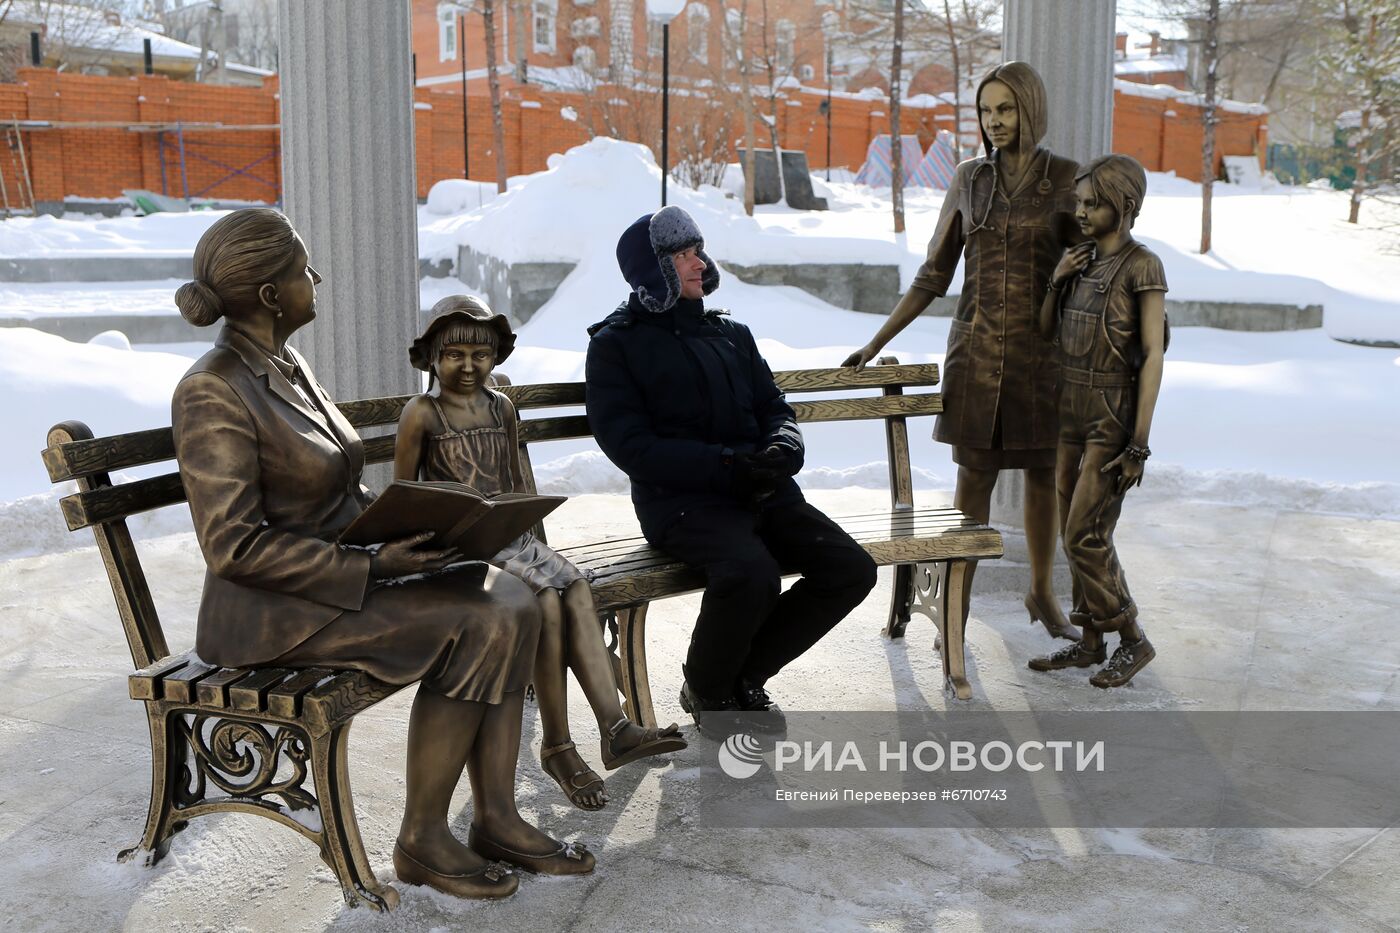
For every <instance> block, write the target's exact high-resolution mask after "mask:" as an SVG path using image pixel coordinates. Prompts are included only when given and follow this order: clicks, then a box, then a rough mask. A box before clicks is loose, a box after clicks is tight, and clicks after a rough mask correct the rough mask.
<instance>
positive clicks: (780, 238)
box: [420, 137, 897, 262]
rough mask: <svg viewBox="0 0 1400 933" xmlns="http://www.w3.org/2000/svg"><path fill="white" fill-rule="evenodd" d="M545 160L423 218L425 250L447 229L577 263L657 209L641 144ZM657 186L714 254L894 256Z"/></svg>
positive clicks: (511, 250)
mask: <svg viewBox="0 0 1400 933" xmlns="http://www.w3.org/2000/svg"><path fill="white" fill-rule="evenodd" d="M548 164H549V168H548V169H547V170H546V171H543V172H536V173H535V174H533V175H524V176H520V177H517V178H512V179H510V182H509V185H508V188H507V190H506V192H505V194H503V195H500V196H499V197H497V198H496V199H495V200H493V201H491V202H490V203H488V204H486V205H485V206H484V207H482V208H480V209H478V210H474V211H470V212H469V213H467V214H464V215H461V216H459V217H457V218H454V219H452V220H444V221H441V222H437V223H432V224H430V231H429V233H430V234H431V242H432V246H433V248H434V250H435V251H438V252H440V251H441V244H440V241H439V240H438V239H437V237H438V236H440V235H444V234H455V242H456V243H457V244H459V245H462V246H466V247H469V248H470V249H472V250H475V251H477V252H482V253H489V254H490V255H492V256H495V257H497V258H498V259H502V260H504V261H506V262H520V261H535V262H559V261H565V262H577V261H580V260H582V259H583V258H584V257H585V256H587V255H589V254H590V253H592V252H595V251H596V250H597V248H598V247H599V246H600V245H606V246H607V248H608V249H609V250H611V249H612V247H613V246H614V245H615V244H616V243H617V238H618V236H619V235H620V234H621V233H622V231H623V230H625V229H626V228H627V226H628V225H629V224H631V223H632V222H633V221H634V220H636V219H637V218H638V217H641V216H642V215H643V214H648V213H650V212H652V211H654V210H656V209H657V206H658V197H659V194H660V190H661V170H660V168H659V167H658V166H657V164H656V160H655V159H654V158H653V157H652V154H651V150H649V149H647V148H646V147H645V146H642V145H639V144H637V143H628V142H619V141H618V140H615V139H607V138H602V137H600V138H597V139H593V140H590V141H589V142H587V143H584V144H583V145H581V146H576V147H574V148H573V149H570V150H569V151H568V152H567V153H565V154H564V155H557V154H556V155H552V156H550V157H549V163H548ZM667 190H668V202H669V203H671V204H676V205H679V206H681V207H683V208H685V210H686V211H687V212H689V213H690V215H691V216H692V217H694V218H695V220H696V223H698V224H699V225H700V229H701V230H702V231H704V234H705V248H706V249H707V250H708V251H709V253H710V255H712V256H714V257H715V258H717V259H724V258H727V259H733V260H736V261H743V262H793V261H807V262H823V261H841V262H862V261H865V262H895V261H897V258H896V256H895V254H894V253H893V252H892V251H891V248H890V244H888V243H879V242H870V241H867V240H861V239H855V238H851V237H846V236H844V235H841V236H836V235H832V234H833V233H834V232H835V231H824V232H822V233H820V234H818V235H815V236H811V237H807V238H804V241H803V243H802V244H801V247H800V248H798V246H797V245H796V244H793V243H791V242H790V241H789V240H788V238H787V234H786V233H785V232H783V231H773V230H765V229H764V228H763V227H762V226H761V225H760V224H759V223H758V221H757V220H755V219H754V218H752V217H748V216H746V215H745V214H744V210H743V205H742V203H741V202H739V201H737V200H735V199H733V198H728V197H726V196H725V194H724V192H723V191H721V190H720V189H718V188H715V187H712V186H709V185H706V186H702V187H701V188H700V189H699V190H696V191H692V190H690V189H688V188H686V187H684V186H682V185H676V184H672V185H670V186H669V187H668V189H667ZM420 254H423V255H426V254H425V253H423V250H422V249H420ZM435 255H436V253H435Z"/></svg>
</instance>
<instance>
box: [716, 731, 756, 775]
mask: <svg viewBox="0 0 1400 933" xmlns="http://www.w3.org/2000/svg"><path fill="white" fill-rule="evenodd" d="M762 764H763V747H762V746H761V745H759V743H758V739H756V738H754V737H753V736H751V735H749V734H748V733H745V732H736V733H735V734H734V735H731V736H730V737H729V738H727V739H725V740H724V744H723V745H721V746H720V747H719V766H720V770H722V771H723V772H724V773H725V774H727V775H729V776H730V777H732V778H738V779H739V780H743V779H744V778H751V777H753V776H754V775H755V774H757V773H758V769H759V767H760V766H762Z"/></svg>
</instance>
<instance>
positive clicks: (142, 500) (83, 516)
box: [43, 357, 943, 668]
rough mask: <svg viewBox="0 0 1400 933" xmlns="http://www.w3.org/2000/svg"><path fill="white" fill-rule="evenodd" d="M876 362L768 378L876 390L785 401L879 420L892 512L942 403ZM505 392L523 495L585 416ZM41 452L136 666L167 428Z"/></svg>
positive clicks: (166, 501)
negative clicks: (147, 539) (535, 459)
mask: <svg viewBox="0 0 1400 933" xmlns="http://www.w3.org/2000/svg"><path fill="white" fill-rule="evenodd" d="M880 363H881V365H878V366H871V367H868V368H866V369H864V370H862V371H860V372H856V371H855V370H851V369H796V370H788V371H784V372H779V373H775V374H774V378H775V379H776V381H777V383H778V386H779V387H780V388H781V389H782V390H783V391H784V392H786V393H802V392H840V391H842V390H845V389H880V390H882V391H881V394H880V395H876V396H872V395H868V394H867V395H859V396H851V397H841V398H823V399H819V400H815V401H809V402H803V401H792V402H791V404H792V407H793V409H794V410H795V411H796V413H797V418H798V420H799V421H800V422H802V423H811V422H821V421H852V420H866V419H883V420H884V421H885V428H886V430H885V438H886V448H887V450H886V453H887V456H888V462H889V469H890V501H891V505H893V506H894V507H895V508H912V507H913V503H914V491H913V478H912V471H911V470H910V465H909V437H908V432H907V429H906V427H905V418H907V417H910V416H917V415H933V414H937V413H938V412H940V411H942V408H943V404H942V398H941V396H939V395H938V394H937V393H936V392H923V393H917V394H913V395H905V394H904V391H903V390H904V388H905V387H926V386H936V385H937V384H938V366H937V365H936V364H933V363H924V364H916V365H900V364H899V363H898V362H896V361H895V360H894V359H893V358H890V357H886V358H885V359H882V360H881V361H880ZM500 391H501V392H503V393H505V394H506V395H507V396H508V397H509V398H510V400H511V401H512V402H513V403H514V404H515V407H516V409H517V410H518V411H519V412H521V420H520V447H521V451H520V453H521V465H522V467H523V470H524V473H525V480H526V482H527V483H528V484H529V486H530V487H531V490H533V488H534V485H535V479H534V472H533V469H532V467H531V464H530V456H529V445H530V444H535V443H540V442H543V441H556V440H569V439H574V438H584V437H591V436H592V432H590V431H589V428H588V418H587V416H586V415H584V414H581V413H570V414H552V415H547V416H544V417H525V415H524V412H527V411H538V410H540V409H561V408H562V409H568V408H573V409H580V408H582V406H583V403H584V384H583V383H582V382H560V383H540V384H536V385H507V386H502V387H501V388H500ZM412 397H413V396H410V395H400V396H394V397H390V398H375V399H360V400H357V401H353V402H341V403H339V407H340V410H341V412H343V413H344V415H345V417H346V419H347V420H348V421H349V422H350V423H351V424H352V425H354V426H355V427H356V428H357V429H364V428H371V427H379V426H383V425H397V424H398V420H399V414H400V413H401V412H402V411H403V407H404V405H406V404H407V403H408V401H409V399H410V398H412ZM48 443H49V446H48V447H47V448H46V449H45V450H44V452H43V459H44V466H45V467H46V468H47V469H48V473H49V478H50V479H51V480H52V481H53V482H55V483H59V482H64V481H66V480H74V481H76V483H77V486H78V491H77V492H76V493H74V494H73V495H70V496H65V497H64V498H63V499H61V500H60V502H59V505H60V507H61V508H62V509H63V516H64V519H65V520H66V521H67V523H68V528H69V530H70V531H77V530H78V529H81V528H91V529H92V532H93V536H94V537H95V538H96V540H97V547H98V550H99V551H100V552H101V554H102V560H103V563H104V564H105V565H106V568H107V576H108V579H109V580H110V582H111V584H112V594H113V596H114V597H115V599H116V602H117V611H118V613H119V614H120V616H121V619H122V626H123V628H124V629H125V630H126V638H127V645H128V647H129V648H130V649H131V658H132V661H133V662H134V663H135V665H136V667H137V668H143V667H146V666H148V665H150V664H151V663H152V662H154V661H157V660H159V659H160V658H163V657H165V656H166V655H168V654H170V650H169V647H168V646H167V644H166V641H165V633H164V631H163V630H162V629H161V626H160V620H159V618H158V616H157V614H156V610H155V604H154V602H153V601H152V599H151V592H150V587H149V586H148V585H147V583H146V578H145V573H144V572H143V571H142V569H141V561H140V558H139V556H138V555H137V552H136V549H135V546H134V544H133V542H132V538H131V532H130V531H129V530H128V528H127V525H126V519H127V518H129V517H130V516H132V515H137V514H140V513H141V512H146V511H149V510H151V509H157V508H161V507H163V506H168V505H175V504H177V503H180V502H184V501H185V490H184V486H183V484H182V483H181V481H180V474H179V471H178V468H176V465H175V464H174V462H173V461H174V457H175V444H174V439H173V437H172V434H171V429H170V428H169V427H165V428H155V429H152V430H148V431H134V432H132V433H129V434H117V435H112V436H110V437H99V438H95V437H93V435H92V431H91V430H89V428H88V427H87V425H85V424H83V423H82V422H79V421H65V422H63V423H61V424H57V425H55V426H54V427H53V428H51V429H50V430H49V436H48ZM364 445H365V462H366V463H381V462H386V461H392V460H393V459H394V435H393V433H392V432H391V433H388V434H381V435H379V436H375V437H366V438H365V439H364ZM165 461H172V462H171V467H172V468H174V469H173V472H169V473H165V474H162V475H159V476H154V477H150V478H147V479H138V480H132V481H130V482H126V483H120V484H113V483H112V479H111V473H112V471H115V470H121V469H127V468H130V467H136V466H145V465H148V464H157V463H163V462H165Z"/></svg>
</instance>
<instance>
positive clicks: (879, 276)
mask: <svg viewBox="0 0 1400 933" xmlns="http://www.w3.org/2000/svg"><path fill="white" fill-rule="evenodd" d="M720 265H722V266H723V267H724V270H725V271H726V272H729V273H730V274H732V275H733V276H734V277H735V278H737V279H738V280H739V281H741V282H747V283H749V284H750V285H791V286H793V287H794V288H800V289H802V290H803V291H804V292H807V293H808V294H809V295H815V296H816V297H818V298H820V299H822V300H823V301H825V302H827V303H828V304H832V305H835V306H836V307H838V308H847V309H849V310H852V311H864V312H867V313H869V314H889V313H890V311H891V310H893V309H894V306H895V303H896V302H898V301H899V295H900V290H899V267H898V266H894V265H888V266H885V265H864V264H861V263H810V262H807V263H786V264H784V263H756V264H754V265H740V264H738V263H733V262H728V261H724V260H721V261H720Z"/></svg>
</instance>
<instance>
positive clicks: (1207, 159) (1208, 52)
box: [1200, 0, 1220, 254]
mask: <svg viewBox="0 0 1400 933" xmlns="http://www.w3.org/2000/svg"><path fill="white" fill-rule="evenodd" d="M1219 64H1220V0H1208V2H1207V6H1206V15H1205V22H1204V37H1203V40H1202V46H1201V67H1202V69H1203V70H1204V71H1205V102H1204V106H1203V107H1202V109H1201V125H1202V128H1203V130H1204V132H1203V134H1202V137H1203V138H1202V141H1201V250H1200V251H1201V253H1202V254H1205V253H1208V252H1210V221H1211V218H1210V207H1211V194H1212V193H1213V191H1214V188H1215V126H1216V123H1217V122H1218V121H1217V120H1216V116H1215V82H1216V79H1217V76H1216V69H1217V68H1218V66H1219Z"/></svg>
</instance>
